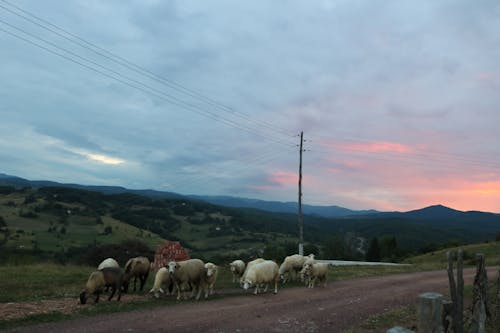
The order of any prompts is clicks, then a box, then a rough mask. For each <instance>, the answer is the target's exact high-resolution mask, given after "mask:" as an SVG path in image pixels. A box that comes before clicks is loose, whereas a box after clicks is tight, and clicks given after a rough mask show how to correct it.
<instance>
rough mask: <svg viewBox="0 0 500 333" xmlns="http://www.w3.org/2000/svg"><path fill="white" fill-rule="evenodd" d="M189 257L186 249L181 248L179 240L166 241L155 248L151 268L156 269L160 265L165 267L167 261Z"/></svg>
mask: <svg viewBox="0 0 500 333" xmlns="http://www.w3.org/2000/svg"><path fill="white" fill-rule="evenodd" d="M190 258H191V257H190V256H189V252H188V250H186V249H185V248H183V247H182V245H181V243H180V242H175V241H167V242H166V243H165V244H164V245H160V246H158V248H157V249H156V252H155V259H154V261H153V265H152V266H153V267H152V268H153V270H154V271H157V270H159V269H160V268H161V267H165V266H166V265H167V264H168V262H169V261H172V260H175V261H183V260H187V259H190Z"/></svg>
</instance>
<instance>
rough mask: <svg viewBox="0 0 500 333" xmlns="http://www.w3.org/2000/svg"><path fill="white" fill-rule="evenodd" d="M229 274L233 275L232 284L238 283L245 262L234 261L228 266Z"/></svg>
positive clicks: (243, 270)
mask: <svg viewBox="0 0 500 333" xmlns="http://www.w3.org/2000/svg"><path fill="white" fill-rule="evenodd" d="M229 268H230V269H231V273H233V283H235V282H236V281H239V279H241V277H242V276H243V273H244V272H245V262H244V261H243V260H235V261H233V262H232V263H230V264H229Z"/></svg>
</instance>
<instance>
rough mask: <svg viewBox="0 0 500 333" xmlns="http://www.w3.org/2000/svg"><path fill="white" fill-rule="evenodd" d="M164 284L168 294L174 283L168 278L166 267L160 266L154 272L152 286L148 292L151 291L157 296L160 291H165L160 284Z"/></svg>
mask: <svg viewBox="0 0 500 333" xmlns="http://www.w3.org/2000/svg"><path fill="white" fill-rule="evenodd" d="M164 284H165V285H167V286H168V289H167V295H170V293H171V292H172V290H173V287H174V283H173V281H172V279H171V278H170V273H169V272H168V269H167V268H166V267H162V268H160V269H159V270H158V272H156V275H155V282H154V284H153V288H151V290H150V291H149V292H150V293H153V295H154V297H155V298H159V297H160V293H162V294H164V293H165V291H163V289H162V288H161V286H162V285H164Z"/></svg>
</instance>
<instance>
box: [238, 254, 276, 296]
mask: <svg viewBox="0 0 500 333" xmlns="http://www.w3.org/2000/svg"><path fill="white" fill-rule="evenodd" d="M278 281H279V268H278V264H277V263H275V262H274V261H272V260H265V261H262V262H259V263H256V264H254V265H252V266H251V267H250V268H249V269H248V270H247V272H246V275H245V279H244V281H243V289H245V290H247V289H248V288H250V287H252V286H255V291H254V294H255V295H257V294H258V293H259V285H261V284H265V285H266V289H265V290H264V292H267V289H268V287H269V283H273V282H274V294H276V293H278Z"/></svg>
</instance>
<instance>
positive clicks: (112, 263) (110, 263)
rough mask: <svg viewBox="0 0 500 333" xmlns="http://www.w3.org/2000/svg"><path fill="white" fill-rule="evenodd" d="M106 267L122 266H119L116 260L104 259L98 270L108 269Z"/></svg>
mask: <svg viewBox="0 0 500 333" xmlns="http://www.w3.org/2000/svg"><path fill="white" fill-rule="evenodd" d="M106 267H120V265H118V262H117V261H116V260H115V259H113V258H107V259H104V260H103V261H102V262H101V263H100V264H99V266H97V270H98V271H100V270H101V269H103V268H106Z"/></svg>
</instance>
